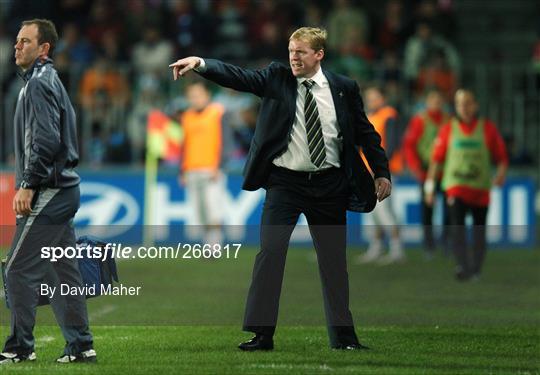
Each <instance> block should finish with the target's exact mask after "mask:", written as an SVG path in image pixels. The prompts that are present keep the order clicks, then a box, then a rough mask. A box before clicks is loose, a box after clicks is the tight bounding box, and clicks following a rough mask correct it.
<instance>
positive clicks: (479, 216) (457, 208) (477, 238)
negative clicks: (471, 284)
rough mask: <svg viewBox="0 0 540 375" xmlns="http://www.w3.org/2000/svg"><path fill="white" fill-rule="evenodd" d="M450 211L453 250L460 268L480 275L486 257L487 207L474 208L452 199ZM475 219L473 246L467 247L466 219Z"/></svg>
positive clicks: (459, 200)
mask: <svg viewBox="0 0 540 375" xmlns="http://www.w3.org/2000/svg"><path fill="white" fill-rule="evenodd" d="M448 209H449V211H450V222H451V235H452V241H451V243H452V249H453V252H454V256H455V258H456V262H457V265H458V267H460V268H461V271H463V272H465V273H467V274H476V275H477V274H479V273H480V272H481V270H482V264H483V263H484V258H485V255H486V218H487V210H488V208H487V207H482V206H473V205H470V204H467V203H465V202H463V201H462V200H461V199H459V198H455V199H451V200H450V203H449V204H448ZM469 213H470V214H471V215H472V218H473V227H472V246H467V230H466V227H465V217H466V216H467V214H469Z"/></svg>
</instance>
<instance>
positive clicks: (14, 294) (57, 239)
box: [0, 19, 96, 365]
mask: <svg viewBox="0 0 540 375" xmlns="http://www.w3.org/2000/svg"><path fill="white" fill-rule="evenodd" d="M57 42H58V34H57V32H56V27H55V26H54V24H53V23H52V22H51V21H49V20H45V19H33V20H29V21H24V22H23V23H22V25H21V29H20V31H19V34H18V35H17V39H16V43H15V46H14V48H15V64H16V65H17V66H18V67H19V68H20V69H21V70H22V74H21V77H22V78H23V80H24V81H25V86H24V88H22V89H21V91H20V94H19V99H18V101H17V108H16V110H15V117H14V120H13V123H14V128H15V136H14V143H15V161H16V162H15V186H16V189H17V192H16V194H15V197H14V198H13V211H14V214H15V215H16V222H17V228H16V233H15V236H14V238H13V243H12V246H11V248H10V250H9V252H8V256H7V259H6V265H5V269H4V268H3V270H2V271H3V272H4V276H5V281H6V294H7V300H8V301H9V306H10V310H11V333H10V335H9V336H8V338H7V340H6V342H5V345H4V349H3V350H2V353H1V354H0V365H8V364H13V363H19V362H23V361H34V360H35V359H36V353H35V352H34V345H35V339H34V334H33V331H34V325H35V323H36V308H37V305H38V300H39V297H40V295H41V296H42V297H48V298H49V301H50V303H51V307H52V309H53V312H54V314H55V317H56V319H57V321H58V325H59V326H60V328H61V330H62V334H63V336H64V339H65V340H66V345H65V348H64V353H63V354H62V355H61V356H60V357H59V358H58V359H57V362H58V363H70V362H95V361H96V352H95V351H94V349H93V338H92V334H91V333H90V330H89V327H88V313H87V309H86V300H85V296H84V295H83V294H80V293H76V294H68V295H61V294H60V293H59V292H58V294H56V295H55V296H52V295H48V296H47V295H43V294H41V293H38V292H37V291H38V290H40V285H41V286H43V284H42V283H43V282H50V283H51V284H47V286H48V288H57V290H59V289H60V288H59V286H60V285H62V286H64V285H65V286H67V287H68V288H69V289H70V290H72V289H73V288H77V290H80V289H82V287H83V285H82V279H81V275H80V272H79V268H78V266H77V259H74V258H69V257H61V258H60V259H58V261H57V262H50V259H46V258H43V257H42V256H40V255H43V254H40V250H41V249H42V248H43V247H49V246H51V247H61V248H64V249H66V248H67V247H71V248H75V232H74V229H73V218H74V216H75V213H76V212H77V210H78V209H79V204H80V191H79V183H80V177H79V175H78V174H77V172H76V171H75V169H74V168H75V167H76V166H77V164H78V162H79V156H78V146H77V126H76V119H75V111H74V109H73V106H72V105H71V101H70V99H69V96H68V94H67V92H66V89H65V88H64V86H63V84H62V82H61V81H60V79H59V78H58V74H57V73H56V70H55V69H54V66H53V61H52V59H51V58H50V57H51V56H52V54H53V53H54V48H55V46H56V43H57ZM30 139H31V142H30V143H31V144H30V143H29V140H30ZM41 289H42V288H41Z"/></svg>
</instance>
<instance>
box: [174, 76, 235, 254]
mask: <svg viewBox="0 0 540 375" xmlns="http://www.w3.org/2000/svg"><path fill="white" fill-rule="evenodd" d="M185 95H186V99H187V102H188V109H187V110H186V111H184V112H183V113H182V114H181V116H180V124H181V125H182V127H183V129H184V143H183V146H182V155H181V160H182V161H181V167H180V174H179V179H178V180H179V181H178V182H179V184H180V186H183V187H185V189H186V200H187V202H188V204H189V205H190V207H191V209H192V212H193V215H194V216H193V221H192V223H194V225H200V226H201V228H197V229H201V230H202V231H203V232H204V235H203V236H204V238H203V240H204V243H205V244H209V245H212V246H214V245H221V244H222V242H223V228H222V226H223V196H224V194H225V176H224V174H223V172H222V170H221V166H222V162H223V157H222V156H223V131H222V119H223V114H224V108H223V106H222V105H221V104H218V103H214V102H212V97H211V94H210V91H209V90H208V87H207V86H206V84H205V83H204V82H202V81H195V82H192V83H189V84H188V85H187V86H186V89H185ZM212 249H213V247H212Z"/></svg>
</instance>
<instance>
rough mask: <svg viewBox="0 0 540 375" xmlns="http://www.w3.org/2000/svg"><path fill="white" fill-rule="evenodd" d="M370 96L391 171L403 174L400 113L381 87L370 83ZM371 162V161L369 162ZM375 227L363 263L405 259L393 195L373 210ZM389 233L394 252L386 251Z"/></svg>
mask: <svg viewBox="0 0 540 375" xmlns="http://www.w3.org/2000/svg"><path fill="white" fill-rule="evenodd" d="M364 97H365V98H366V109H367V118H368V120H369V122H371V123H372V124H373V126H374V127H375V130H376V131H377V133H379V135H380V136H381V139H382V142H381V145H382V147H383V148H384V149H385V151H386V155H387V157H388V159H389V160H390V173H392V174H399V173H401V171H402V162H401V151H400V149H399V148H400V143H401V142H400V138H401V137H400V129H399V121H398V112H397V110H396V109H395V108H393V107H391V106H389V105H388V104H387V103H386V98H385V95H384V92H383V89H382V88H380V87H378V86H369V87H367V88H366V89H365V90H364ZM368 164H369V163H368ZM371 217H372V218H373V223H374V228H373V234H372V238H371V239H370V243H369V247H368V250H367V252H366V253H365V254H362V255H361V256H360V258H359V262H360V263H368V262H373V261H377V262H378V263H379V264H381V265H386V264H390V263H395V262H401V261H404V260H405V252H404V251H403V244H402V241H401V235H400V230H399V224H398V220H397V216H396V213H395V210H394V207H393V206H392V201H391V198H390V197H389V198H387V199H385V200H384V201H382V202H380V203H379V204H378V205H377V206H375V209H374V210H373V212H372V213H371ZM385 233H386V235H387V236H388V238H389V242H390V251H389V252H388V254H387V255H386V256H384V257H383V254H384V247H385V246H384V235H385Z"/></svg>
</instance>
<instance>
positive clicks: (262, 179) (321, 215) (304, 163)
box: [169, 27, 392, 351]
mask: <svg viewBox="0 0 540 375" xmlns="http://www.w3.org/2000/svg"><path fill="white" fill-rule="evenodd" d="M325 44H326V31H325V30H321V29H319V28H312V27H302V28H300V29H298V30H296V31H294V32H293V33H292V34H291V36H290V38H289V44H288V51H289V66H285V65H283V64H279V63H272V64H270V65H268V66H267V67H265V68H263V69H258V70H251V69H244V68H241V67H239V66H235V65H231V64H227V63H224V62H221V61H219V60H215V59H206V58H205V59H202V58H200V57H196V56H190V57H186V58H183V59H180V60H178V61H176V62H175V63H173V64H171V65H169V66H170V67H172V68H173V76H174V78H175V79H177V78H178V77H179V76H180V77H182V76H184V75H185V74H186V73H187V72H189V71H190V70H193V69H195V70H196V72H198V73H199V74H200V75H201V76H203V77H204V78H206V79H209V80H211V81H213V82H216V83H218V84H220V85H222V86H225V87H229V88H233V89H235V90H239V91H245V92H250V93H253V94H255V95H257V96H259V97H261V98H262V104H261V109H260V111H259V116H258V119H257V125H256V127H255V135H254V137H253V141H252V143H251V147H250V151H249V155H248V158H247V161H246V165H245V167H244V183H243V185H242V188H243V189H245V190H250V191H251V190H257V189H259V188H264V189H266V198H265V202H264V204H263V213H262V218H261V228H260V229H261V234H260V238H261V250H260V251H259V253H258V254H257V257H256V260H255V265H254V268H253V277H252V282H251V287H250V290H249V293H248V298H247V303H246V310H245V315H244V326H243V329H244V330H245V331H248V332H253V333H255V336H254V337H253V338H252V339H251V340H249V341H246V342H243V343H241V344H240V345H239V346H238V347H239V349H241V350H244V351H258V350H272V349H273V348H274V341H273V336H274V333H275V330H276V324H277V316H278V309H279V299H280V294H281V285H282V281H283V273H284V268H285V259H286V254H287V250H288V247H289V240H290V238H291V235H292V232H293V230H294V228H295V226H296V224H297V221H298V218H299V217H300V214H302V213H303V214H305V215H306V218H307V221H308V223H309V229H310V231H311V235H312V238H313V242H314V245H315V250H316V252H317V259H318V262H319V270H320V275H321V282H322V287H323V296H324V306H325V312H326V318H327V328H328V335H329V338H330V346H331V347H332V348H334V349H341V350H361V349H365V348H366V347H365V346H363V345H362V344H360V342H359V341H358V337H357V336H356V332H355V329H354V324H353V318H352V314H351V311H350V309H349V281H348V273H347V259H346V223H347V215H346V210H347V209H349V210H354V211H360V212H366V211H370V210H371V209H372V207H373V206H374V205H375V203H376V200H377V199H378V200H379V201H382V200H384V199H385V198H387V197H388V196H389V195H390V192H391V188H392V185H391V182H390V173H389V171H388V160H387V159H386V155H385V153H384V150H383V149H382V147H381V146H380V142H381V138H380V136H379V135H378V134H377V132H376V131H375V129H374V128H373V125H371V124H370V123H369V121H368V120H367V118H366V116H365V113H364V109H363V103H362V99H361V97H360V93H359V88H358V85H357V84H356V82H355V81H353V80H351V79H349V78H347V77H344V76H340V75H337V74H335V73H332V72H331V71H328V70H326V69H322V68H321V61H322V59H323V57H324V55H325V51H326V45H325ZM356 145H358V146H362V147H363V150H364V154H365V155H366V158H367V160H368V161H369V162H370V164H371V166H372V168H373V170H374V171H375V181H373V178H372V176H371V175H370V174H369V172H368V171H367V169H366V167H365V165H364V164H363V162H362V159H361V158H360V155H359V154H358V151H357V146H356Z"/></svg>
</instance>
